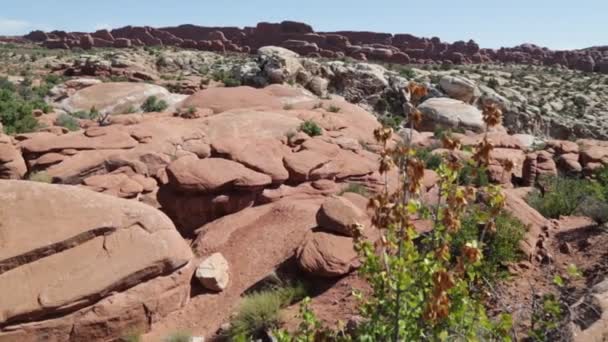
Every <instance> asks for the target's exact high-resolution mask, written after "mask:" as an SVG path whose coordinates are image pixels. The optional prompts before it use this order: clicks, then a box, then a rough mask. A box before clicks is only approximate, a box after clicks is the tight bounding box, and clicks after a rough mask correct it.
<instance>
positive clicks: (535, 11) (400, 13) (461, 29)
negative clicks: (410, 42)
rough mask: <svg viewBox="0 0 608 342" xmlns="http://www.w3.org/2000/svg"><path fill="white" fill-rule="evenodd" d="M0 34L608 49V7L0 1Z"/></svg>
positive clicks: (261, 0) (491, 0)
mask: <svg viewBox="0 0 608 342" xmlns="http://www.w3.org/2000/svg"><path fill="white" fill-rule="evenodd" d="M0 8H2V10H1V11H0V35H12V34H22V33H26V32H29V31H30V30H32V29H44V30H52V29H62V30H69V31H94V30H95V29H98V28H106V27H120V26H124V25H128V24H131V25H150V26H168V25H177V24H185V23H192V24H198V25H207V26H251V25H254V24H255V23H257V22H259V21H271V22H278V21H281V20H297V21H304V22H307V23H309V24H311V25H313V27H314V28H315V30H317V31H332V30H368V31H379V32H391V33H412V34H415V35H418V36H427V37H431V36H438V37H440V38H441V39H442V40H445V41H450V42H451V41H454V40H468V39H470V38H472V39H474V40H475V41H477V42H478V43H479V44H480V45H481V46H482V47H490V48H497V47H501V46H513V45H518V44H521V43H525V42H530V43H536V44H538V45H542V46H548V47H550V48H553V49H572V48H583V47H589V46H593V45H608V0H578V1H572V0H569V1H566V0H552V1H551V0H527V1H522V0H503V1H500V2H499V1H495V0H450V1H448V0H420V1H417V2H413V1H408V0H367V1H359V0H350V1H345V0H337V1H336V0H332V1H330V0H304V1H302V0H297V1H296V0H214V1H207V0H181V1H178V0H173V1H168V0H163V1H157V0H147V1H140V0H138V1H135V0H78V1H77V0H0Z"/></svg>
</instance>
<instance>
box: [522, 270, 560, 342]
mask: <svg viewBox="0 0 608 342" xmlns="http://www.w3.org/2000/svg"><path fill="white" fill-rule="evenodd" d="M558 283H559V281H558ZM563 317H564V312H563V310H562V307H561V304H560V302H559V300H558V299H557V298H556V297H555V295H553V294H546V295H544V296H543V297H542V302H541V303H540V306H539V307H537V308H535V310H534V313H533V314H532V327H531V329H530V332H529V337H530V339H532V341H538V342H544V341H551V340H553V339H552V338H550V337H551V336H552V335H554V334H555V333H556V330H558V328H559V326H560V323H561V321H562V319H563Z"/></svg>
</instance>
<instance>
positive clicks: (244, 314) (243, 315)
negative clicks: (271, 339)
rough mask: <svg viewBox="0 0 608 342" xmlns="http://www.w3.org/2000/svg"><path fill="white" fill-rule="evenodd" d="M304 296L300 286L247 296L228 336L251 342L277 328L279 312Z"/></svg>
mask: <svg viewBox="0 0 608 342" xmlns="http://www.w3.org/2000/svg"><path fill="white" fill-rule="evenodd" d="M305 296H306V289H305V288H304V286H303V285H302V284H297V285H295V286H286V287H280V288H275V289H271V290H264V291H260V292H256V293H253V294H250V295H247V296H246V297H244V298H243V301H242V303H241V305H240V307H239V311H238V313H237V315H236V316H235V317H234V318H233V319H232V321H231V322H230V330H229V332H228V334H229V336H230V337H231V338H232V339H233V340H243V341H251V340H253V339H255V338H256V337H258V336H259V334H261V333H263V332H265V331H270V330H272V329H275V328H277V327H278V325H279V311H280V310H281V309H282V308H284V307H286V306H288V305H290V304H292V303H294V302H295V301H298V300H301V299H302V298H304V297H305Z"/></svg>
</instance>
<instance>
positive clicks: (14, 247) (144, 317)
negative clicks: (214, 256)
mask: <svg viewBox="0 0 608 342" xmlns="http://www.w3.org/2000/svg"><path fill="white" fill-rule="evenodd" d="M0 201H1V202H2V207H1V208H0V220H1V221H2V235H3V239H2V245H3V248H2V251H1V252H0V287H2V289H3V290H2V291H1V293H0V340H11V339H13V340H19V341H33V340H35V339H37V338H40V337H41V336H46V337H47V338H49V339H50V340H56V341H68V340H94V339H96V337H103V338H105V339H108V338H112V337H114V338H118V337H120V336H121V334H122V333H124V328H125V325H127V324H130V323H134V324H142V328H145V329H149V325H150V320H154V319H158V318H160V317H162V316H163V315H166V314H167V313H168V312H170V311H171V310H176V309H178V308H179V307H180V306H181V305H183V304H185V301H186V299H187V298H188V291H189V282H188V278H187V275H186V278H185V279H182V278H184V277H183V276H181V275H180V273H181V271H180V269H181V268H183V267H184V266H185V265H186V264H188V263H189V261H190V259H191V258H192V253H191V251H190V248H189V247H188V245H187V244H186V243H185V241H184V240H183V239H182V237H181V236H180V235H179V234H178V232H177V230H176V229H175V227H174V225H173V223H172V222H171V221H170V220H169V218H168V217H167V216H165V215H164V214H162V213H161V212H159V211H157V210H155V209H154V208H151V207H149V206H146V205H144V204H140V203H137V202H134V201H127V200H119V199H116V198H114V197H111V196H107V195H102V194H96V193H93V192H91V191H89V190H86V189H79V188H76V187H71V186H66V185H49V184H41V183H35V182H26V181H10V180H2V181H0ZM180 279H181V280H180ZM180 281H181V282H180ZM165 291H166V292H165ZM165 301H171V302H172V303H169V305H164V304H165V303H164V302H165ZM161 302H162V303H163V304H162V305H159V304H160V303H161Z"/></svg>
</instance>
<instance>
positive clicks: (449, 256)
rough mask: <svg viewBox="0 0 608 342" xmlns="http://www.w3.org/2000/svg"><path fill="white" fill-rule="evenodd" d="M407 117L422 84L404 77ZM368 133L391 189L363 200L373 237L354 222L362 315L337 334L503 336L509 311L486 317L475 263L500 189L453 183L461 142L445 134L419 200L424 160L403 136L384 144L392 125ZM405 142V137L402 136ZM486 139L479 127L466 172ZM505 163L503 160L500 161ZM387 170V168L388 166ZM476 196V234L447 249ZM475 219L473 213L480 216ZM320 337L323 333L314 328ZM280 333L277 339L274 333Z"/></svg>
mask: <svg viewBox="0 0 608 342" xmlns="http://www.w3.org/2000/svg"><path fill="white" fill-rule="evenodd" d="M408 90H409V91H408V92H407V93H405V92H404V95H406V98H409V102H410V103H409V104H410V106H409V108H410V109H409V122H410V128H411V129H412V130H413V128H414V127H415V126H416V125H417V124H418V123H420V121H421V120H422V114H421V113H420V112H419V111H418V110H417V109H416V107H417V105H418V104H419V102H420V101H421V99H422V98H424V97H425V96H426V94H427V89H426V88H424V87H423V86H420V85H417V84H410V86H409V87H408ZM501 115H502V113H501V112H500V110H499V109H498V108H497V107H496V106H492V105H490V106H487V107H485V108H484V121H485V123H486V132H487V131H488V129H489V128H491V127H493V126H496V125H498V124H499V123H500V120H501ZM374 133H375V137H376V139H377V140H378V142H379V143H381V144H382V146H383V150H382V152H381V157H380V168H379V170H380V173H381V174H382V175H384V177H385V184H388V183H389V182H388V177H389V172H390V171H392V170H394V169H396V170H397V171H398V172H397V174H398V177H399V181H400V182H399V184H400V186H399V188H398V189H397V190H396V191H391V190H390V189H389V188H388V185H385V188H384V190H383V192H382V193H380V194H378V195H377V196H375V197H373V198H372V199H370V202H369V206H370V208H372V209H373V210H374V212H375V214H374V216H373V224H374V226H375V227H377V228H378V229H379V230H380V236H381V238H380V240H379V241H378V242H377V243H375V244H373V243H371V242H370V241H369V240H367V239H366V238H365V237H364V236H363V234H362V230H361V229H360V228H361V227H355V230H356V232H357V233H356V234H355V236H356V237H355V240H356V244H355V245H356V249H357V251H358V253H359V255H360V257H361V261H362V266H361V268H360V270H359V273H360V275H361V276H362V277H363V278H365V279H366V280H367V282H368V283H369V285H370V287H371V292H370V293H368V292H367V291H365V292H358V293H356V295H357V296H358V298H359V299H360V301H361V305H360V313H361V316H362V317H363V320H362V321H363V323H361V324H360V325H359V326H358V327H357V329H356V331H355V332H354V333H352V334H349V335H347V336H344V335H342V337H341V338H338V339H339V340H342V339H343V340H357V341H424V340H429V341H444V340H449V341H454V340H461V341H469V340H484V341H488V340H509V337H508V336H509V330H510V329H511V317H510V316H508V315H501V316H500V317H498V318H497V320H496V321H492V320H491V319H490V318H489V317H488V316H487V314H486V311H485V307H484V304H483V303H484V291H483V286H484V285H483V282H482V280H481V266H482V263H483V262H484V258H483V250H484V249H483V247H484V239H486V238H488V237H490V235H491V234H493V232H495V229H496V219H497V217H498V215H499V214H500V212H501V210H502V208H503V206H504V199H505V198H504V196H503V194H502V193H501V190H500V188H498V187H495V186H486V187H484V188H482V189H476V188H474V187H473V186H462V185H459V182H458V180H459V174H460V172H461V170H462V168H463V161H462V160H459V159H458V157H457V153H456V151H457V150H458V149H460V147H461V144H460V142H459V141H458V140H456V139H452V138H451V137H449V136H445V137H443V139H442V142H443V146H444V147H445V148H446V149H448V150H449V151H450V153H448V154H447V155H445V156H444V157H443V158H442V162H441V164H440V165H439V167H438V168H437V173H438V175H439V182H438V187H439V192H438V193H437V195H436V201H435V204H433V205H430V206H427V205H424V204H423V203H422V201H421V198H420V195H421V181H422V178H423V176H424V169H425V165H424V162H423V161H422V160H421V159H420V158H419V157H418V156H417V155H416V150H415V149H413V147H412V146H410V144H409V143H407V144H405V145H398V146H397V147H394V148H391V147H390V143H389V142H390V139H391V138H392V136H393V131H392V129H390V128H379V129H377V130H376V131H375V132H374ZM406 140H407V141H412V139H406ZM492 148H493V146H492V144H491V142H490V141H489V140H488V137H487V134H486V135H485V137H484V138H483V139H482V141H481V142H480V143H479V144H478V146H476V148H475V153H474V156H473V162H474V163H475V165H476V166H477V167H476V168H475V170H477V171H474V172H480V171H479V170H483V169H484V168H485V167H486V166H487V165H488V164H489V162H490V152H491V151H492ZM509 167H512V165H505V168H507V169H508V168H509ZM391 174H394V173H391ZM478 195H479V198H483V199H484V208H485V211H486V212H487V213H486V215H483V217H484V218H483V221H481V222H477V223H479V224H480V225H481V224H483V226H484V229H483V230H482V231H481V232H480V234H479V236H478V238H477V239H472V240H470V241H466V242H465V243H464V244H462V243H460V245H461V247H460V248H459V249H458V250H455V248H454V244H453V240H454V237H455V236H456V235H457V234H458V232H459V230H460V228H461V220H462V219H463V218H464V217H465V215H466V214H467V213H468V211H469V210H470V209H471V208H472V207H473V205H472V204H473V203H474V202H475V200H476V198H478ZM418 219H429V220H431V221H432V223H433V229H432V231H430V232H429V233H427V234H420V233H418V232H417V231H416V229H415V227H414V222H415V220H418ZM480 220H481V219H480ZM319 333H320V334H323V335H325V336H326V332H321V331H320V332H319ZM304 336H306V337H305V338H302V334H300V333H297V334H296V336H295V337H293V338H292V339H286V340H287V341H315V340H318V339H316V338H315V337H311V334H310V331H308V332H306V334H305V335H304ZM282 340H283V339H282Z"/></svg>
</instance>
